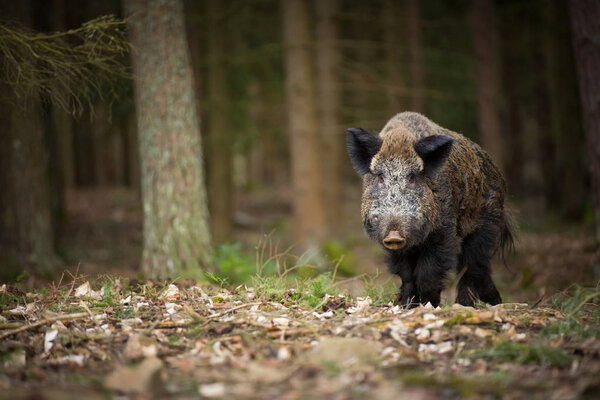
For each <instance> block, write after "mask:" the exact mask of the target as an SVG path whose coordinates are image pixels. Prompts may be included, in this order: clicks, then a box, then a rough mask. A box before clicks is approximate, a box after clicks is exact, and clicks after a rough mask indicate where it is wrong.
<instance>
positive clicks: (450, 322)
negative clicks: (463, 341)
mask: <svg viewBox="0 0 600 400" xmlns="http://www.w3.org/2000/svg"><path fill="white" fill-rule="evenodd" d="M472 316H473V313H466V314H456V315H453V316H452V317H450V318H448V319H447V320H446V322H445V323H444V326H448V327H452V326H454V325H460V324H464V323H465V321H466V320H467V319H468V318H471V317H472Z"/></svg>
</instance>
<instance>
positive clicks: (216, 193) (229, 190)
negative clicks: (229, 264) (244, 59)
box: [206, 0, 235, 243]
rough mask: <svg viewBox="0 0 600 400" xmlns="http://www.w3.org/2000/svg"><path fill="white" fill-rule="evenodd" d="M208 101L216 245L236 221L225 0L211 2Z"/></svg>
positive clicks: (210, 185)
mask: <svg viewBox="0 0 600 400" xmlns="http://www.w3.org/2000/svg"><path fill="white" fill-rule="evenodd" d="M206 11H207V14H206V16H207V18H208V20H207V24H208V32H207V39H208V41H207V48H206V57H207V58H208V88H207V89H208V98H207V105H208V108H207V111H208V112H207V122H208V123H207V130H208V132H207V138H208V142H207V145H206V149H207V157H206V158H207V161H208V163H207V170H208V195H209V199H208V200H209V202H208V204H209V206H210V216H211V227H212V233H213V238H214V240H215V242H217V243H221V242H224V241H226V240H228V239H231V232H232V220H233V165H232V162H233V157H232V155H233V149H234V142H235V137H234V134H233V130H232V127H231V120H232V115H231V96H230V90H229V87H228V76H227V71H228V69H229V68H228V60H227V58H226V52H227V48H226V43H225V35H226V28H224V26H223V20H224V18H225V12H224V11H223V1H222V0H208V2H207V10H206Z"/></svg>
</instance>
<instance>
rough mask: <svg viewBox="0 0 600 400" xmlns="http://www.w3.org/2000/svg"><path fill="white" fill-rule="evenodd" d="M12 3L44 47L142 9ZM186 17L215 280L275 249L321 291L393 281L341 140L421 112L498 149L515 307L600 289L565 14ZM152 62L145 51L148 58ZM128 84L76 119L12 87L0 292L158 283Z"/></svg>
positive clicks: (221, 6) (508, 278) (356, 10)
mask: <svg viewBox="0 0 600 400" xmlns="http://www.w3.org/2000/svg"><path fill="white" fill-rule="evenodd" d="M1 3H2V7H3V11H4V12H3V14H2V17H3V20H4V22H3V24H4V25H6V26H12V24H14V23H15V22H18V24H19V25H20V26H22V27H25V28H28V29H32V30H34V31H37V32H54V31H66V30H69V29H75V28H77V27H79V26H81V25H82V24H83V23H85V22H86V21H90V20H92V19H94V18H97V17H100V16H103V15H115V16H117V17H120V18H124V17H126V15H129V14H130V13H128V12H126V10H134V9H135V8H134V5H131V6H130V7H131V8H130V9H128V8H126V6H125V5H124V4H122V2H121V1H116V0H115V1H77V0H53V1H34V0H23V1H19V2H18V3H19V4H18V6H17V5H16V3H17V2H12V1H2V2H1ZM131 3H135V2H131ZM167 3H168V2H167ZM175 3H177V2H175ZM183 3H184V5H183V6H184V14H183V15H184V16H185V29H186V33H185V35H183V36H182V37H180V38H178V39H177V40H175V41H172V42H170V44H173V45H174V44H175V43H177V42H179V43H184V44H185V43H186V42H187V48H188V52H189V53H188V54H189V60H190V66H191V70H192V73H193V77H194V82H195V83H194V87H193V90H194V94H195V98H196V100H197V101H196V106H197V109H198V114H199V116H200V132H201V136H202V147H203V153H204V157H203V158H202V161H203V166H204V169H205V176H206V191H207V198H208V208H209V213H210V232H211V237H212V239H211V243H213V244H214V249H215V250H214V255H212V256H211V257H212V258H211V260H213V261H211V262H210V267H209V269H213V271H214V272H216V273H222V274H224V275H226V276H227V278H228V279H229V282H230V283H237V282H238V281H240V282H241V281H243V276H244V274H250V273H254V272H255V271H254V270H252V268H250V267H248V265H250V264H251V265H254V266H255V265H256V264H255V263H254V264H253V260H254V259H255V254H257V253H259V252H260V251H264V249H265V248H268V250H267V252H268V251H270V252H273V253H280V254H282V253H284V254H286V255H288V254H290V257H291V254H296V255H297V256H299V255H302V256H301V259H306V260H305V261H303V262H306V263H309V262H310V263H311V264H312V265H314V266H316V267H317V269H320V270H322V271H327V270H329V269H331V268H332V266H334V265H337V268H338V270H339V272H340V274H347V275H355V274H359V273H363V272H366V273H373V272H374V271H375V270H376V269H377V268H380V269H382V263H381V255H380V251H379V250H378V249H377V246H376V245H374V244H370V243H369V242H368V241H367V239H366V238H364V237H363V234H362V231H361V229H362V228H361V223H360V220H359V207H360V178H359V177H358V176H356V174H355V173H354V171H353V170H352V169H351V166H350V163H349V160H348V159H347V156H346V153H345V141H344V137H345V129H346V128H348V127H355V126H360V127H363V128H366V129H369V130H375V131H378V130H380V129H381V128H382V127H383V125H384V124H385V123H386V121H387V120H388V119H389V118H391V117H392V116H393V115H394V114H395V113H398V112H401V111H405V110H412V111H418V112H421V113H423V114H425V115H426V116H428V117H429V118H430V119H432V120H433V121H434V122H436V123H438V124H440V125H442V126H444V127H446V128H448V129H451V130H454V131H457V132H460V133H462V134H464V135H466V136H467V137H469V138H471V139H472V140H474V141H476V142H478V143H480V144H482V146H483V147H484V149H486V150H487V151H488V152H489V153H490V154H491V155H492V157H493V158H494V160H495V161H496V163H497V164H498V165H499V166H500V167H501V169H502V170H503V171H504V174H505V177H506V180H507V183H508V188H509V204H510V208H511V209H513V210H514V211H513V212H514V215H515V219H516V221H517V222H518V225H519V226H520V231H521V232H520V241H519V242H518V245H517V250H516V255H515V256H514V257H512V258H511V259H509V261H508V269H504V268H503V267H502V265H501V263H498V265H497V268H496V270H497V271H499V273H500V274H501V278H500V279H501V283H500V286H501V287H502V288H503V290H504V291H509V292H510V291H512V292H518V293H523V292H527V291H528V290H529V291H530V292H531V293H532V294H531V296H539V295H540V294H543V293H544V292H545V291H546V290H547V288H549V289H554V288H563V287H566V286H568V285H569V284H570V283H573V282H593V281H594V280H597V278H598V271H597V268H598V260H597V240H596V239H595V223H596V222H595V219H594V218H595V217H594V215H595V213H594V202H593V200H592V199H593V196H592V177H593V176H594V175H593V174H591V172H590V171H593V168H591V167H593V166H594V165H596V164H597V163H593V162H592V161H593V160H594V156H593V154H594V151H597V150H593V149H592V148H590V143H593V142H592V141H590V139H589V138H588V141H587V142H586V134H585V131H584V126H585V123H586V122H585V120H584V119H583V116H584V115H585V114H584V113H583V111H582V105H581V101H580V98H581V97H580V90H581V87H580V80H579V79H578V73H577V64H576V61H575V60H576V54H577V53H576V51H577V48H576V43H577V41H576V40H574V30H573V24H574V23H576V22H574V21H575V20H576V16H574V15H573V11H572V10H571V9H570V4H569V3H568V2H564V1H559V0H554V1H552V0H526V1H509V0H497V1H492V0H485V1H475V0H473V1H467V0H464V1H463V0H456V1H441V0H439V1H438V0H433V1H418V0H402V1H392V0H373V1H355V0H340V1H306V2H296V3H300V6H299V7H300V11H298V9H296V11H294V9H290V7H292V6H291V5H290V4H288V3H294V2H286V1H283V2H281V1H277V0H244V1H219V0H201V1H200V0H198V1H192V0H189V1H185V2H183ZM575 3H577V2H575ZM137 6H138V7H139V6H140V5H139V4H138V5H137ZM142 6H143V5H142ZM596 33H598V32H596ZM170 39H172V37H171V38H170ZM152 40H154V41H157V42H160V41H166V40H169V38H167V37H162V36H158V35H157V36H156V37H153V38H152ZM170 44H169V43H166V45H165V48H166V49H168V48H169V47H170ZM143 50H144V49H141V48H137V49H136V48H135V43H134V52H133V54H135V51H140V52H142V51H143ZM134 57H135V56H134ZM121 62H122V63H123V64H124V65H125V66H129V65H130V59H129V56H128V55H126V54H125V55H123V57H122V61H121ZM3 65H5V64H3ZM298 65H305V66H306V68H305V69H304V70H302V69H297V68H294V66H298ZM4 69H5V68H4ZM298 71H299V72H298ZM597 72H598V73H600V71H597ZM132 74H134V75H135V71H134V72H132ZM293 74H298V75H293ZM115 79H116V80H113V81H112V83H111V84H110V85H107V87H106V90H105V92H103V90H104V89H101V90H99V91H98V92H97V93H98V94H97V95H96V96H95V97H92V98H91V99H90V101H89V102H86V103H84V104H83V107H82V109H81V110H76V111H75V112H72V110H71V111H69V110H64V107H60V106H59V105H58V104H56V103H55V102H53V101H52V100H48V99H46V98H44V97H43V96H40V97H39V98H37V97H36V96H33V97H32V98H30V99H28V101H26V102H25V103H26V104H23V102H22V101H20V100H22V99H20V100H19V99H16V100H15V98H14V96H13V94H12V91H13V86H11V84H10V82H6V81H5V82H3V83H2V84H3V86H4V88H3V92H4V93H5V94H8V95H7V96H5V97H6V98H5V99H4V100H3V102H2V108H3V109H2V111H1V113H2V115H3V116H2V119H3V121H2V124H3V126H2V128H1V129H2V130H3V133H2V139H3V140H0V147H1V148H2V150H0V155H1V156H2V158H1V159H0V168H2V169H1V170H0V176H1V179H2V180H1V181H0V183H1V184H2V186H3V187H4V189H2V190H1V191H2V194H0V200H1V201H0V205H2V207H3V212H4V214H3V217H2V218H3V225H2V226H1V227H0V230H1V232H0V238H1V240H0V249H2V253H3V254H2V257H1V259H0V263H1V265H0V269H1V271H2V272H1V277H0V280H8V279H17V278H18V279H25V280H27V281H29V282H31V283H32V284H34V283H35V280H36V279H39V278H40V277H46V278H47V277H56V276H57V274H58V275H59V274H60V271H62V270H63V269H65V268H68V269H69V270H70V271H73V272H74V271H78V272H79V273H84V274H92V275H95V274H104V273H120V274H126V275H129V276H136V275H137V274H139V273H140V271H142V269H141V262H142V261H141V260H142V248H143V244H144V239H143V223H142V221H143V217H142V214H143V210H142V200H143V199H142V191H141V187H142V184H143V177H142V175H141V172H140V171H141V170H140V165H141V160H140V152H139V151H140V136H139V135H140V133H139V130H138V122H137V121H139V116H138V115H136V100H135V98H134V90H133V81H132V80H131V79H127V78H126V77H118V78H115ZM290 79H293V80H294V81H293V82H294V83H292V84H290ZM596 79H598V78H596ZM115 82H116V83H115ZM294 85H295V86H294ZM298 88H300V91H301V92H303V93H304V95H305V96H304V97H303V98H302V99H300V100H299V101H300V102H296V101H298V99H297V98H294V96H295V94H294V93H295V92H297V91H298V90H299V89H298ZM109 92H110V94H112V95H114V94H116V95H117V96H116V97H114V96H112V95H109ZM103 93H106V95H103ZM307 93H308V94H307ZM296 94H297V93H296ZM157 95H158V96H160V95H161V94H160V92H158V94H157ZM300 97H302V93H301V94H300ZM294 102H296V103H294ZM290 104H295V106H294V107H290ZM597 107H598V106H597V105H596V110H597ZM174 112H175V113H176V114H177V112H179V111H178V110H174ZM596 113H597V111H596ZM596 129H597V128H596ZM303 132H307V133H306V138H304V136H302V135H304V133H303ZM299 137H300V139H299ZM303 138H304V139H305V140H304V139H303ZM595 140H596V143H597V142H598V139H595ZM17 142H19V143H20V146H22V147H20V148H17V147H18V146H17V145H16V143H17ZM15 146H16V147H15ZM11 157H12V158H11ZM10 160H13V161H12V162H11V161H10ZM15 160H16V161H15ZM1 163H3V164H1ZM598 172H599V171H595V174H598ZM8 188H10V190H9V189H8ZM311 190H312V191H314V193H315V194H314V196H311V195H308V196H307V195H306V193H305V191H311ZM11 210H12V211H11ZM15 210H17V211H15ZM265 243H268V245H265ZM290 246H291V248H290ZM257 248H258V249H259V250H256V249H257ZM340 260H341V261H340ZM296 262H297V261H296ZM594 265H595V267H594ZM244 268H250V271H245V272H244V271H242V272H239V270H240V269H242V270H243V269H244ZM594 268H596V270H594ZM516 296H517V297H518V295H516Z"/></svg>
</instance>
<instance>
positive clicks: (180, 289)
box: [0, 190, 600, 400]
mask: <svg viewBox="0 0 600 400" xmlns="http://www.w3.org/2000/svg"><path fill="white" fill-rule="evenodd" d="M269 199H270V201H273V199H272V198H269ZM68 204H69V209H68V217H69V218H68V219H67V222H66V223H65V224H63V227H62V229H61V237H62V238H63V240H61V242H60V246H61V255H62V256H63V257H64V259H65V260H67V261H68V262H69V270H68V271H70V272H66V273H65V275H64V276H63V278H61V280H60V281H59V282H58V283H54V284H50V285H49V284H48V283H47V282H42V281H38V280H36V278H35V276H25V277H24V278H25V280H24V281H22V282H20V283H19V284H14V285H13V284H6V285H2V284H1V283H0V399H3V398H7V399H8V398H10V399H19V398H47V399H55V398H56V399H58V398H73V399H79V398H83V397H85V398H107V397H109V398H110V397H119V398H140V399H145V398H198V397H201V398H240V399H304V398H307V399H308V398H310V399H311V400H312V399H315V398H316V399H320V398H332V399H363V398H377V399H384V400H385V399H387V398H390V399H391V398H394V399H395V398H398V397H399V396H400V394H401V395H402V396H403V397H402V398H408V399H437V398H448V399H453V398H508V399H534V398H544V399H545V400H547V399H575V398H590V399H592V398H594V399H595V398H599V397H600V340H599V339H600V307H599V300H600V288H599V287H598V284H597V283H596V282H598V273H599V271H595V270H594V268H597V267H594V265H597V264H598V261H597V257H598V247H597V243H595V241H594V239H593V237H592V236H591V235H589V233H588V232H586V231H585V230H581V229H578V228H574V229H572V228H570V227H569V228H565V227H558V228H555V229H544V230H538V231H534V230H526V231H524V232H521V234H520V235H519V238H520V239H519V242H518V243H517V252H516V254H515V255H514V256H513V257H510V258H509V260H508V263H507V267H506V268H505V267H504V266H502V263H500V262H496V264H497V265H496V266H495V274H494V276H495V280H496V281H497V283H498V287H499V289H500V292H501V293H502V296H503V299H504V301H505V302H506V303H505V304H502V305H499V306H495V307H490V306H486V305H478V306H477V307H476V308H467V307H461V306H458V305H452V301H451V300H452V299H453V295H452V286H451V288H450V290H449V291H447V292H445V294H444V299H445V302H444V303H443V304H444V305H443V306H442V307H441V308H437V309H434V308H431V307H427V306H424V307H423V306H422V307H418V308H415V309H412V310H406V309H402V308H400V307H397V306H394V305H393V304H391V303H390V302H389V301H390V300H391V299H393V292H394V291H395V290H397V284H398V283H397V282H394V281H393V280H392V279H390V278H389V276H388V274H387V273H386V272H384V273H382V274H380V275H379V277H378V278H377V272H376V270H377V269H382V270H383V269H384V268H383V263H382V257H381V254H380V253H381V251H380V249H378V248H377V247H376V246H374V245H373V244H370V243H369V242H368V241H367V240H366V239H364V238H362V236H361V232H360V222H359V221H357V220H356V221H354V220H352V221H347V223H348V224H350V225H352V228H351V229H350V228H348V231H351V232H354V231H355V230H356V231H357V235H356V237H355V238H350V239H349V241H347V242H346V243H338V245H339V246H338V248H337V250H336V251H337V253H338V254H342V255H344V256H345V257H346V259H345V260H346V261H347V263H348V265H349V266H350V269H351V270H353V271H354V274H358V276H355V277H349V278H346V279H342V280H339V279H338V280H333V279H332V278H331V275H328V274H327V270H321V274H320V275H316V276H314V275H308V276H305V277H304V278H303V279H300V278H298V275H296V277H293V276H291V275H292V274H290V275H287V276H286V278H283V277H282V276H281V275H277V274H270V275H263V276H257V275H256V273H257V272H256V262H255V254H254V252H256V249H255V248H253V247H259V246H249V247H247V248H239V247H235V246H232V247H226V248H225V249H226V250H227V251H228V252H229V253H227V252H225V253H223V254H224V256H225V258H223V259H221V262H223V263H224V264H223V265H225V266H229V267H231V268H233V269H234V272H236V271H235V270H236V269H240V268H241V269H242V270H244V274H245V275H244V276H242V278H244V279H245V281H246V282H247V283H246V284H243V285H239V286H237V287H236V285H232V284H231V283H234V282H233V281H232V280H229V281H228V282H229V284H224V285H221V286H219V285H209V284H206V283H203V284H199V283H195V282H188V281H177V282H172V283H173V284H169V283H157V282H152V281H140V280H137V279H136V276H138V274H139V259H140V253H141V245H142V226H141V213H140V210H139V204H138V202H137V199H136V197H135V193H134V192H132V191H125V190H98V191H96V190H94V191H78V192H73V193H70V195H69V199H68ZM267 204H268V205H267ZM243 211H244V213H245V215H242V217H244V218H242V220H243V221H242V222H243V224H242V225H244V226H242V227H238V228H237V229H236V235H235V239H236V240H238V241H241V242H244V243H257V241H259V240H260V238H261V237H263V238H264V236H263V235H262V234H260V232H270V231H272V230H277V229H283V230H285V228H286V226H285V224H286V221H287V220H288V214H289V209H287V208H286V206H285V201H278V203H277V204H272V203H267V202H266V200H265V199H260V198H258V199H257V200H256V202H255V204H253V203H251V202H247V203H246V205H245V208H243ZM248 216H251V218H248ZM257 221H260V223H257ZM334 248H335V246H334ZM245 250H249V253H247V254H244V253H243V252H244V251H245ZM273 251H275V252H276V251H277V250H276V249H275V250H274V249H269V251H268V252H267V253H268V254H266V257H267V258H271V257H272V256H277V257H280V256H281V257H285V254H283V255H279V254H272V252H273ZM340 267H341V266H340ZM230 272H231V271H230ZM576 282H577V283H580V284H587V287H588V289H584V288H583V287H581V286H574V285H573V284H574V283H576ZM448 292H450V293H448ZM369 296H370V297H369Z"/></svg>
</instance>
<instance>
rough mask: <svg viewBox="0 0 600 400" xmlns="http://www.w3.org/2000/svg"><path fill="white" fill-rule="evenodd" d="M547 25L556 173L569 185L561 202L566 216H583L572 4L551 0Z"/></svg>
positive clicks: (545, 12) (559, 194) (546, 52)
mask: <svg viewBox="0 0 600 400" xmlns="http://www.w3.org/2000/svg"><path fill="white" fill-rule="evenodd" d="M542 12H543V16H544V22H545V24H544V26H545V29H544V30H545V31H547V34H546V35H545V36H544V45H543V48H544V55H545V63H546V65H547V68H546V82H547V86H548V89H547V91H548V94H549V106H550V118H551V124H552V132H553V141H554V152H553V153H554V174H555V175H554V176H555V177H557V178H558V179H559V180H560V182H569V184H568V185H556V182H555V179H554V178H553V179H550V180H549V182H548V183H549V184H551V185H554V186H556V187H557V190H558V192H557V197H558V199H557V203H558V206H559V211H560V213H561V214H562V216H563V217H565V218H568V219H571V220H579V219H581V217H582V214H583V211H584V201H585V182H586V178H587V176H586V174H582V173H581V171H583V170H585V163H584V160H583V159H582V157H581V154H584V152H585V150H584V149H585V145H584V142H585V137H584V132H583V127H582V126H581V118H580V115H581V109H580V107H579V98H578V92H577V75H576V72H575V63H574V59H573V52H572V46H571V41H570V34H569V13H568V5H567V3H564V2H548V4H547V6H546V7H544V9H543V10H542Z"/></svg>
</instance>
